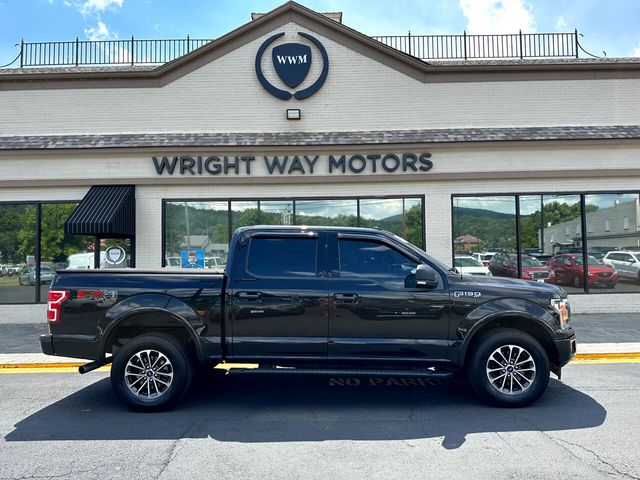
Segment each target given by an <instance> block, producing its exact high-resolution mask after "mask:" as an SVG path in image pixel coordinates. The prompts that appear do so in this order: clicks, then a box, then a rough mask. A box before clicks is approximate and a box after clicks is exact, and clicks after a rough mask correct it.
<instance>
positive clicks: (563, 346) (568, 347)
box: [554, 334, 576, 367]
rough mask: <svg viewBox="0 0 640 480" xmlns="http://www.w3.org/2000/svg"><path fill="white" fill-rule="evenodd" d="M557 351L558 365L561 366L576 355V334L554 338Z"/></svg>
mask: <svg viewBox="0 0 640 480" xmlns="http://www.w3.org/2000/svg"><path fill="white" fill-rule="evenodd" d="M554 343H555V345H556V350H557V352H558V367H563V366H565V365H566V364H567V363H569V362H570V361H571V359H572V358H573V357H575V355H576V336H575V334H572V335H571V336H570V337H567V338H561V339H556V340H554Z"/></svg>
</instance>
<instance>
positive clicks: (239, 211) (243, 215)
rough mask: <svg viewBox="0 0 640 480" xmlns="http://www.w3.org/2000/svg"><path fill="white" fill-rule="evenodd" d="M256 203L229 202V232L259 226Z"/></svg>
mask: <svg viewBox="0 0 640 480" xmlns="http://www.w3.org/2000/svg"><path fill="white" fill-rule="evenodd" d="M258 212H259V210H258V202H257V201H251V202H231V232H232V233H233V231H234V230H235V229H236V228H239V227H249V226H251V225H260V215H259V213H258Z"/></svg>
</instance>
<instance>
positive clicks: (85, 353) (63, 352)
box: [40, 333, 102, 360]
mask: <svg viewBox="0 0 640 480" xmlns="http://www.w3.org/2000/svg"><path fill="white" fill-rule="evenodd" d="M40 348H41V349H42V353H44V354H46V355H57V356H60V357H71V358H82V359H90V360H99V359H101V358H102V357H101V355H100V353H99V351H100V348H99V345H98V341H97V339H96V338H95V337H89V336H85V335H55V334H51V333H45V334H43V335H40Z"/></svg>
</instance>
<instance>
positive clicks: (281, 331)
mask: <svg viewBox="0 0 640 480" xmlns="http://www.w3.org/2000/svg"><path fill="white" fill-rule="evenodd" d="M323 239H324V236H323V235H320V236H318V235H315V234H308V233H304V234H302V233H278V232H273V233H271V232H267V233H258V234H255V235H253V236H252V237H251V238H245V239H243V240H241V242H242V244H241V245H239V248H238V252H239V253H238V255H237V257H236V260H235V261H236V262H237V263H238V265H239V268H237V269H236V272H234V275H233V277H234V278H233V279H232V281H231V284H230V286H229V289H228V296H227V302H228V308H229V309H230V311H229V314H230V318H231V322H230V323H229V324H228V327H229V329H230V330H231V331H227V332H226V334H227V337H228V338H229V340H230V343H231V345H230V352H229V353H230V358H232V359H234V360H236V361H238V360H245V361H252V360H255V361H258V360H260V359H269V360H277V359H291V360H304V359H326V357H327V329H328V316H327V315H328V306H327V301H326V298H327V293H328V290H327V289H328V280H327V278H326V275H325V273H324V267H323V265H324V262H325V258H326V254H325V253H324V252H326V250H325V249H324V248H322V246H321V244H322V243H323V242H324V240H323Z"/></svg>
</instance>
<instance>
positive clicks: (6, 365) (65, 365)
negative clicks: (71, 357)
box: [0, 363, 84, 369]
mask: <svg viewBox="0 0 640 480" xmlns="http://www.w3.org/2000/svg"><path fill="white" fill-rule="evenodd" d="M80 365H84V363H2V364H0V369H2V368H75V369H77V368H78V367H79V366H80Z"/></svg>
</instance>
